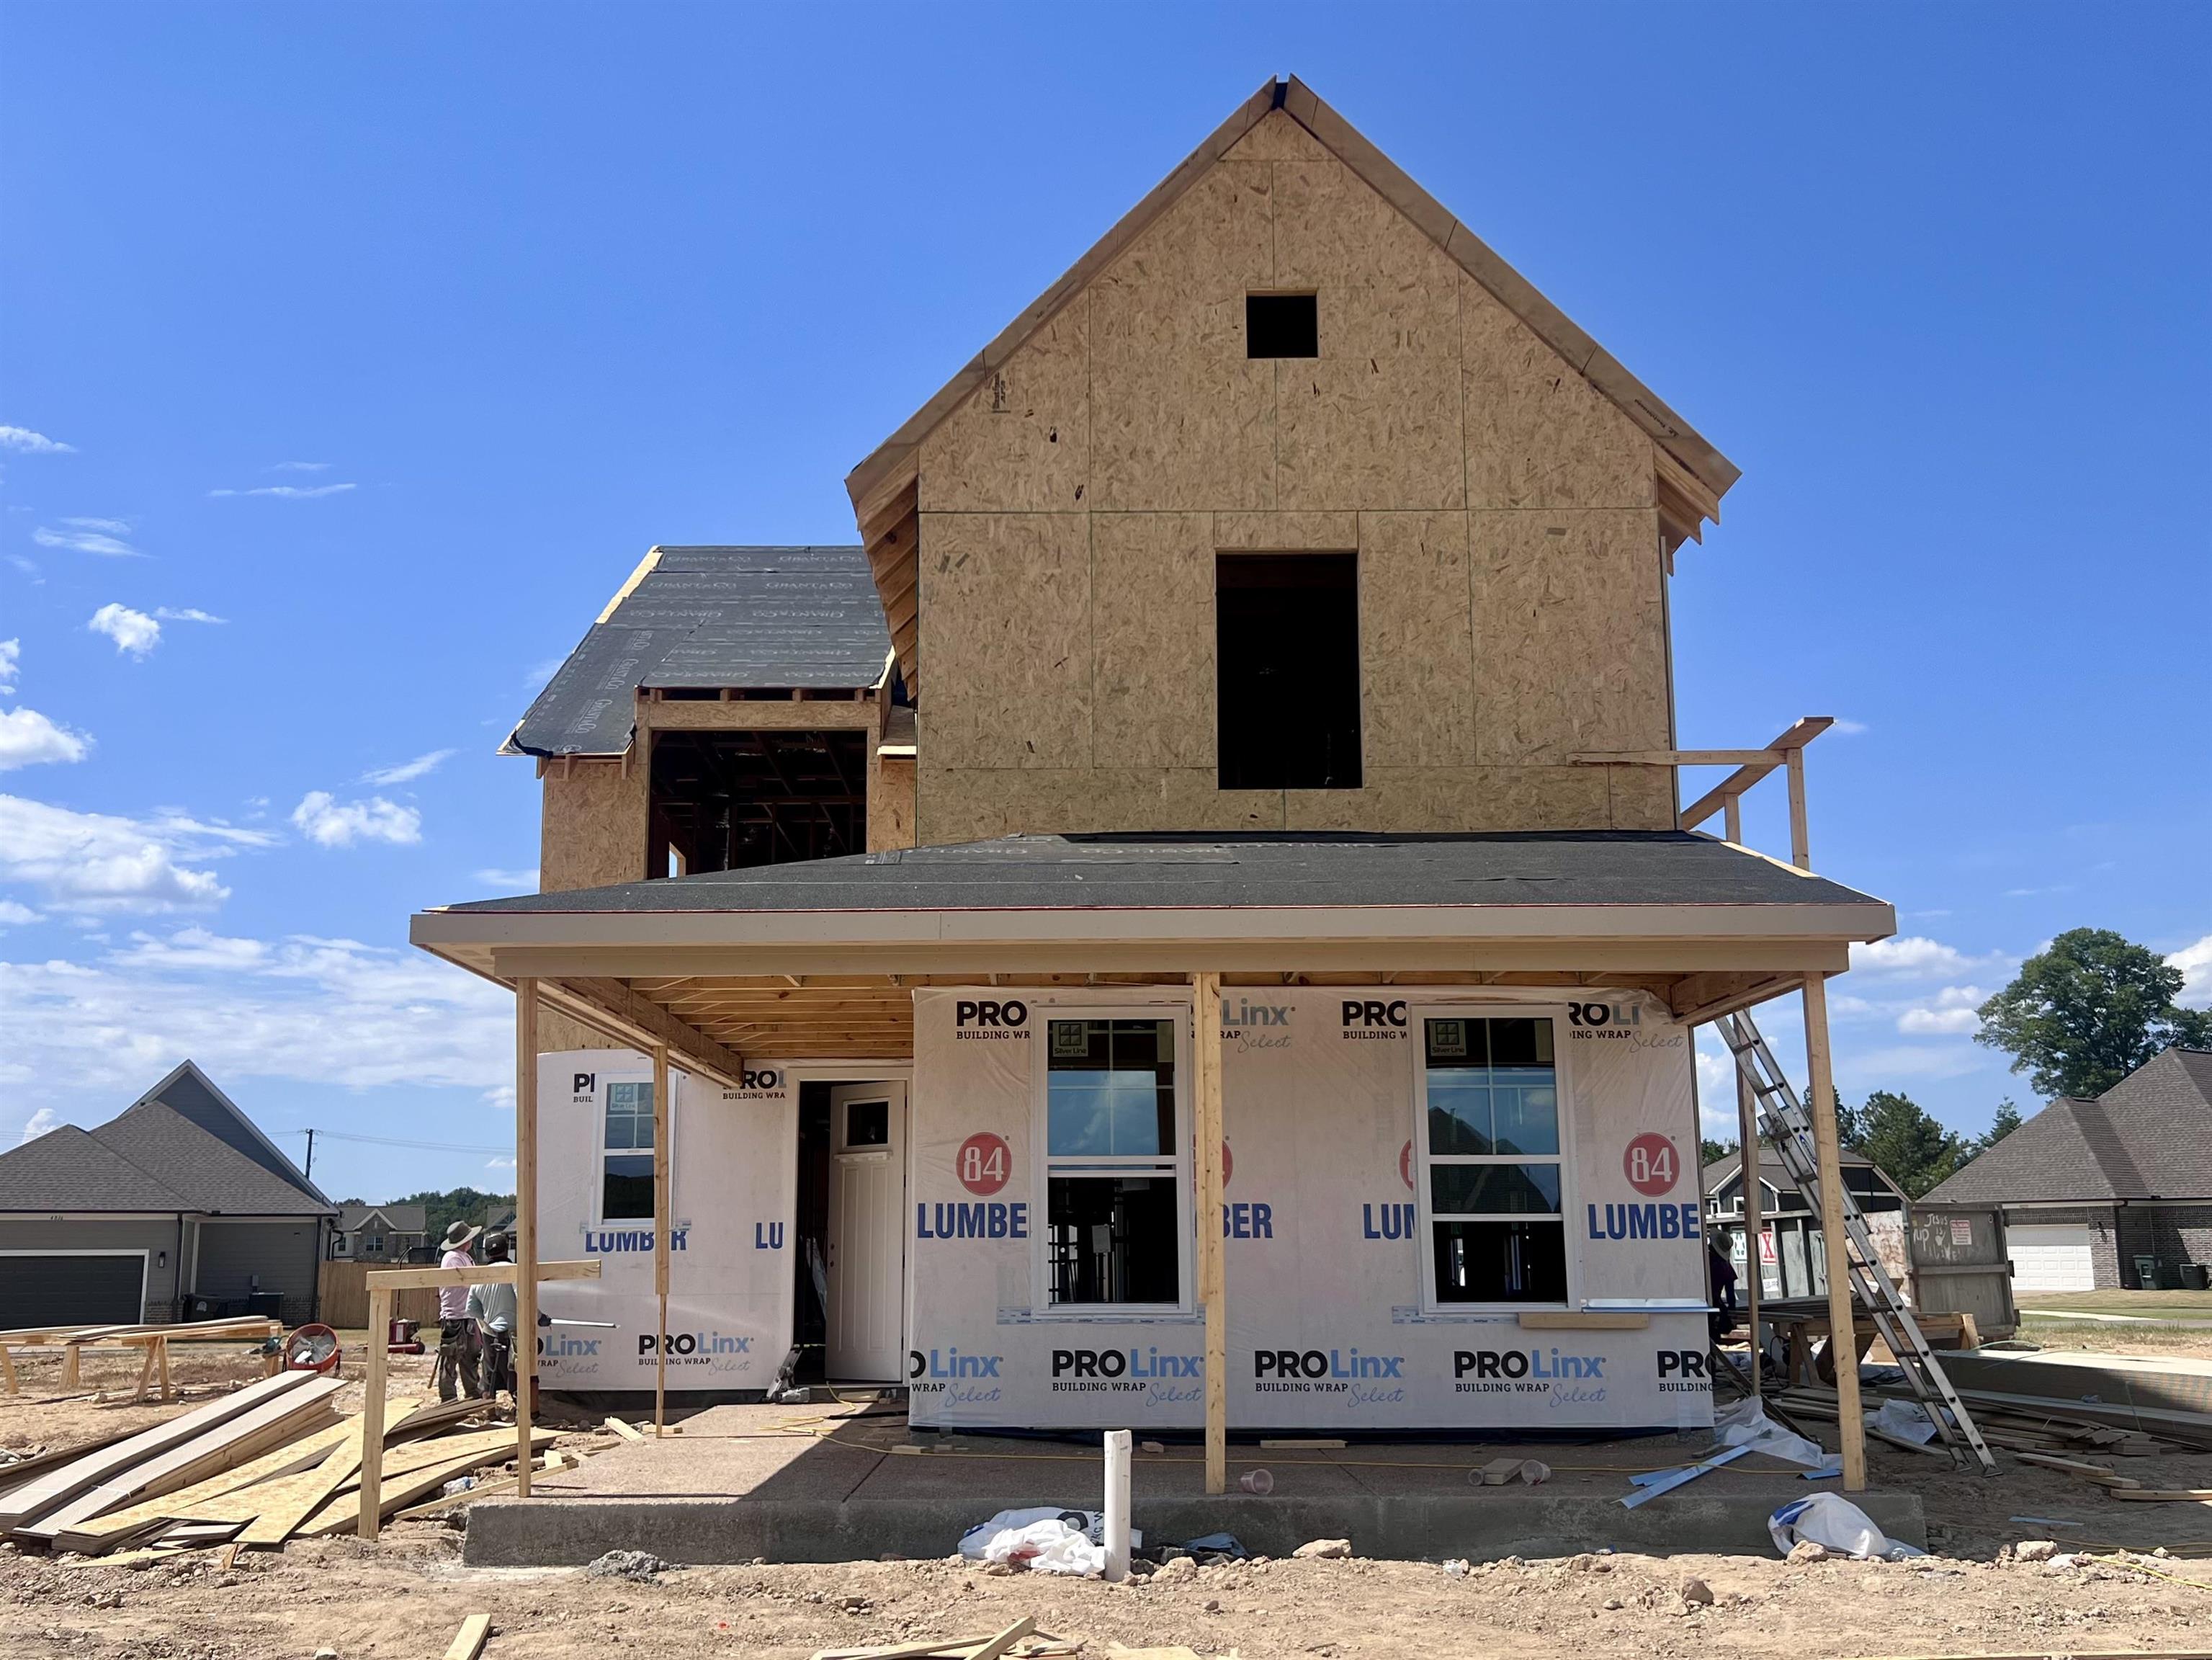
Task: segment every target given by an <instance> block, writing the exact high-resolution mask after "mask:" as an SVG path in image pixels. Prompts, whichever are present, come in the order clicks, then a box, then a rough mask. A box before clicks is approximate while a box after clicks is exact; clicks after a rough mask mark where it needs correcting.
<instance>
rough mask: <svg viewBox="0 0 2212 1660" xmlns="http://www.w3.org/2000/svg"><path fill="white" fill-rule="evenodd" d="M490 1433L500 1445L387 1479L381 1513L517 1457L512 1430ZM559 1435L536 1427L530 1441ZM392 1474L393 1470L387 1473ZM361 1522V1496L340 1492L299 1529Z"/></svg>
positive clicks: (343, 1529) (322, 1530)
mask: <svg viewBox="0 0 2212 1660" xmlns="http://www.w3.org/2000/svg"><path fill="white" fill-rule="evenodd" d="M486 1434H487V1435H488V1436H496V1437H497V1438H498V1441H497V1444H496V1445H489V1446H477V1447H473V1448H471V1450H468V1451H465V1452H461V1453H458V1454H456V1455H455V1456H452V1457H449V1458H447V1459H445V1460H444V1461H443V1462H439V1463H433V1464H425V1465H424V1466H422V1468H417V1469H415V1470H412V1471H407V1472H404V1473H402V1474H400V1475H399V1476H398V1480H396V1481H394V1480H386V1481H385V1483H384V1484H383V1486H382V1488H381V1490H380V1493H378V1495H377V1496H378V1499H379V1500H380V1503H379V1505H378V1507H377V1514H378V1515H379V1516H385V1517H388V1516H391V1515H392V1514H393V1513H394V1512H395V1511H399V1510H400V1509H402V1508H404V1506H406V1505H411V1504H414V1503H416V1501H417V1500H418V1499H424V1498H427V1497H428V1496H429V1495H430V1494H431V1493H435V1492H436V1491H437V1490H438V1489H439V1488H440V1487H444V1486H445V1485H446V1483H447V1482H448V1481H452V1480H453V1479H454V1478H455V1477H456V1476H461V1475H467V1474H468V1473H469V1472H470V1471H471V1470H474V1469H481V1468H483V1466H484V1465H486V1464H494V1463H498V1462H501V1460H503V1459H506V1458H509V1457H512V1456H513V1453H514V1447H515V1438H514V1436H513V1433H512V1432H509V1431H507V1430H492V1431H488V1432H486ZM477 1439H479V1438H477V1437H475V1436H455V1437H453V1438H451V1439H450V1440H447V1441H428V1442H424V1443H423V1444H422V1446H423V1449H424V1450H431V1449H436V1448H443V1447H447V1446H452V1445H455V1444H459V1443H464V1442H472V1441H476V1440H477ZM554 1440H556V1436H555V1434H554V1432H552V1431H551V1430H533V1431H532V1432H531V1436H530V1444H531V1446H532V1449H533V1450H535V1449H537V1448H538V1447H542V1446H547V1445H550V1444H551V1443H552V1442H553V1441H554ZM387 1475H389V1472H387ZM360 1522H361V1499H360V1497H359V1495H358V1494H357V1493H337V1494H336V1495H334V1496H333V1497H332V1498H331V1499H330V1500H329V1501H328V1502H327V1503H325V1505H323V1507H322V1508H321V1509H320V1510H319V1511H316V1512H315V1513H314V1514H313V1516H311V1517H308V1518H307V1521H306V1522H304V1523H301V1526H300V1527H299V1529H297V1531H298V1533H299V1535H300V1536H301V1538H303V1539H319V1538H321V1537H323V1536H324V1535H326V1534H333V1533H350V1532H352V1531H353V1530H354V1529H355V1528H356V1527H357V1526H359V1525H360Z"/></svg>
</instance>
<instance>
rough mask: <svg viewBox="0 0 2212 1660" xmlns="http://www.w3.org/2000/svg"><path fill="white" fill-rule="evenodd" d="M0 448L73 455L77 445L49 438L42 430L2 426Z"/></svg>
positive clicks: (40, 453)
mask: <svg viewBox="0 0 2212 1660" xmlns="http://www.w3.org/2000/svg"><path fill="white" fill-rule="evenodd" d="M0 450H15V451H16V452H18V453H21V454H24V455H73V454H75V453H76V445H74V444H64V443H63V442H62V441H60V440H59V439H58V438H49V437H47V436H46V434H44V433H42V432H33V431H32V430H31V429H29V428H28V427H0Z"/></svg>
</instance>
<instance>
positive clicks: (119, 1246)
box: [0, 1216, 177, 1327]
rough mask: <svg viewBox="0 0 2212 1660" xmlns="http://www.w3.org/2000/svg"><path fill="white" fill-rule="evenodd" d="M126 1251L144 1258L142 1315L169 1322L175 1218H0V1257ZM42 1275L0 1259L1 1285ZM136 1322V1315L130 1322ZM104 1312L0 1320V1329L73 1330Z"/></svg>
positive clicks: (15, 1259)
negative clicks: (49, 1327)
mask: <svg viewBox="0 0 2212 1660" xmlns="http://www.w3.org/2000/svg"><path fill="white" fill-rule="evenodd" d="M108 1250H128V1251H142V1250H143V1251H144V1252H145V1253H146V1311H145V1316H144V1317H145V1318H146V1319H149V1320H167V1319H170V1318H172V1317H173V1316H174V1313H175V1309H176V1304H175V1298H176V1295H177V1286H176V1273H177V1223H176V1219H175V1218H173V1217H166V1216H165V1217H161V1218H158V1219H150V1220H141V1221H128V1220H117V1221H86V1222H67V1221H64V1222H49V1221H46V1220H43V1219H40V1220H32V1219H21V1218H5V1217H0V1252H21V1251H35V1252H43V1253H58V1254H61V1255H68V1254H71V1253H76V1252H90V1251H108ZM39 1272H40V1267H39V1265H38V1264H37V1263H35V1262H32V1261H30V1260H28V1259H26V1258H23V1257H20V1256H12V1255H10V1256H0V1280H7V1281H9V1282H13V1281H15V1280H16V1279H17V1278H18V1277H19V1276H21V1275H28V1274H37V1273H39ZM139 1317H140V1316H138V1314H137V1312H136V1311H135V1310H134V1311H133V1312H132V1313H131V1315H130V1316H128V1318H130V1319H131V1320H134V1321H135V1320H137V1319H138V1318H139ZM93 1321H99V1322H101V1323H106V1314H105V1312H104V1311H95V1312H94V1313H91V1314H88V1315H86V1316H82V1319H79V1318H78V1317H77V1316H74V1315H63V1316H54V1315H51V1314H36V1315H33V1316H31V1317H30V1318H28V1319H26V1320H17V1319H14V1318H10V1317H6V1316H0V1327H8V1326H23V1325H33V1324H38V1325H48V1324H54V1325H71V1324H82V1323H88V1322H93Z"/></svg>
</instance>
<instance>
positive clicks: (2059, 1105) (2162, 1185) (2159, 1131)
mask: <svg viewBox="0 0 2212 1660" xmlns="http://www.w3.org/2000/svg"><path fill="white" fill-rule="evenodd" d="M1928 1199H1929V1201H1931V1202H1935V1203H1939V1204H1965V1205H1992V1204H1994V1205H2021V1204H2030V1203H2037V1202H2040V1203H2045V1204H2049V1203H2061V1204H2063V1203H2102V1202H2107V1201H2112V1200H2115V1199H2191V1200H2212V1050H2205V1049H2180V1048H2174V1049H2167V1050H2166V1052H2165V1053H2164V1054H2162V1055H2156V1056H2154V1057H2153V1058H2152V1059H2151V1060H2149V1061H2145V1062H2144V1063H2143V1064H2142V1066H2140V1067H2137V1068H2136V1070H2135V1071H2133V1072H2131V1073H2129V1074H2128V1075H2127V1076H2126V1077H2125V1078H2123V1079H2121V1080H2120V1081H2119V1082H2118V1083H2117V1084H2115V1085H2112V1088H2110V1089H2108V1090H2106V1091H2105V1092H2104V1093H2103V1094H2102V1095H2100V1096H2099V1097H2098V1098H2096V1099H2095V1100H2093V1101H2081V1100H2074V1099H2071V1098H2064V1097H2062V1098H2059V1099H2058V1100H2056V1101H2053V1102H2052V1103H2051V1104H2050V1105H2049V1106H2047V1107H2045V1108H2044V1110H2042V1111H2041V1112H2039V1113H2037V1114H2036V1115H2035V1116H2033V1117H2032V1118H2030V1119H2027V1121H2026V1122H2023V1123H2022V1124H2021V1127H2020V1128H2018V1129H2016V1130H2015V1131H2013V1133H2012V1134H2009V1135H2008V1136H2006V1137H2005V1138H2004V1140H2002V1141H2000V1142H1998V1143H1997V1144H1996V1146H1993V1147H1991V1148H1990V1150H1989V1151H1988V1152H1984V1153H1983V1154H1982V1155H1981V1156H1980V1157H1979V1158H1976V1159H1975V1160H1974V1161H1973V1162H1972V1164H1968V1165H1967V1166H1966V1168H1965V1169H1964V1170H1962V1171H1959V1172H1958V1173H1957V1174H1956V1175H1954V1176H1953V1177H1949V1178H1948V1180H1946V1181H1944V1182H1942V1183H1940V1184H1939V1185H1938V1186H1937V1187H1936V1189H1934V1190H1933V1191H1932V1192H1930V1193H1929V1195H1928Z"/></svg>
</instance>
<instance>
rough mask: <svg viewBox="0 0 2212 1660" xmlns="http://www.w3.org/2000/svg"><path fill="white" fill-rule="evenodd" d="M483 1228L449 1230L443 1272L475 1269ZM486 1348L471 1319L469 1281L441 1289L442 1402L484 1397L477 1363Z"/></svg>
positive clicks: (457, 1225) (463, 1225) (461, 1225)
mask: <svg viewBox="0 0 2212 1660" xmlns="http://www.w3.org/2000/svg"><path fill="white" fill-rule="evenodd" d="M482 1232H483V1229H482V1228H472V1227H471V1226H470V1225H468V1224H467V1223H466V1222H456V1223H454V1224H453V1226H451V1227H450V1228H447V1230H446V1237H445V1239H444V1241H443V1242H442V1243H443V1248H444V1250H445V1255H444V1256H441V1257H440V1258H439V1259H438V1266H439V1267H440V1268H474V1267H476V1265H477V1259H476V1258H475V1257H474V1256H471V1255H470V1254H469V1247H470V1246H471V1245H473V1244H475V1243H476V1242H477V1235H478V1234H480V1233H482ZM481 1348H482V1345H481V1344H479V1343H478V1342H477V1327H476V1322H475V1321H473V1320H471V1319H470V1318H469V1287H468V1285H467V1283H466V1282H465V1281H464V1282H462V1283H461V1284H459V1285H453V1286H439V1287H438V1398H439V1399H440V1400H441V1401H450V1400H452V1399H453V1397H454V1396H455V1395H467V1396H468V1398H469V1399H470V1400H471V1401H473V1400H475V1399H476V1398H477V1396H478V1395H482V1394H483V1386H482V1385H481V1384H479V1383H477V1358H478V1354H479V1352H480V1350H481Z"/></svg>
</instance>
